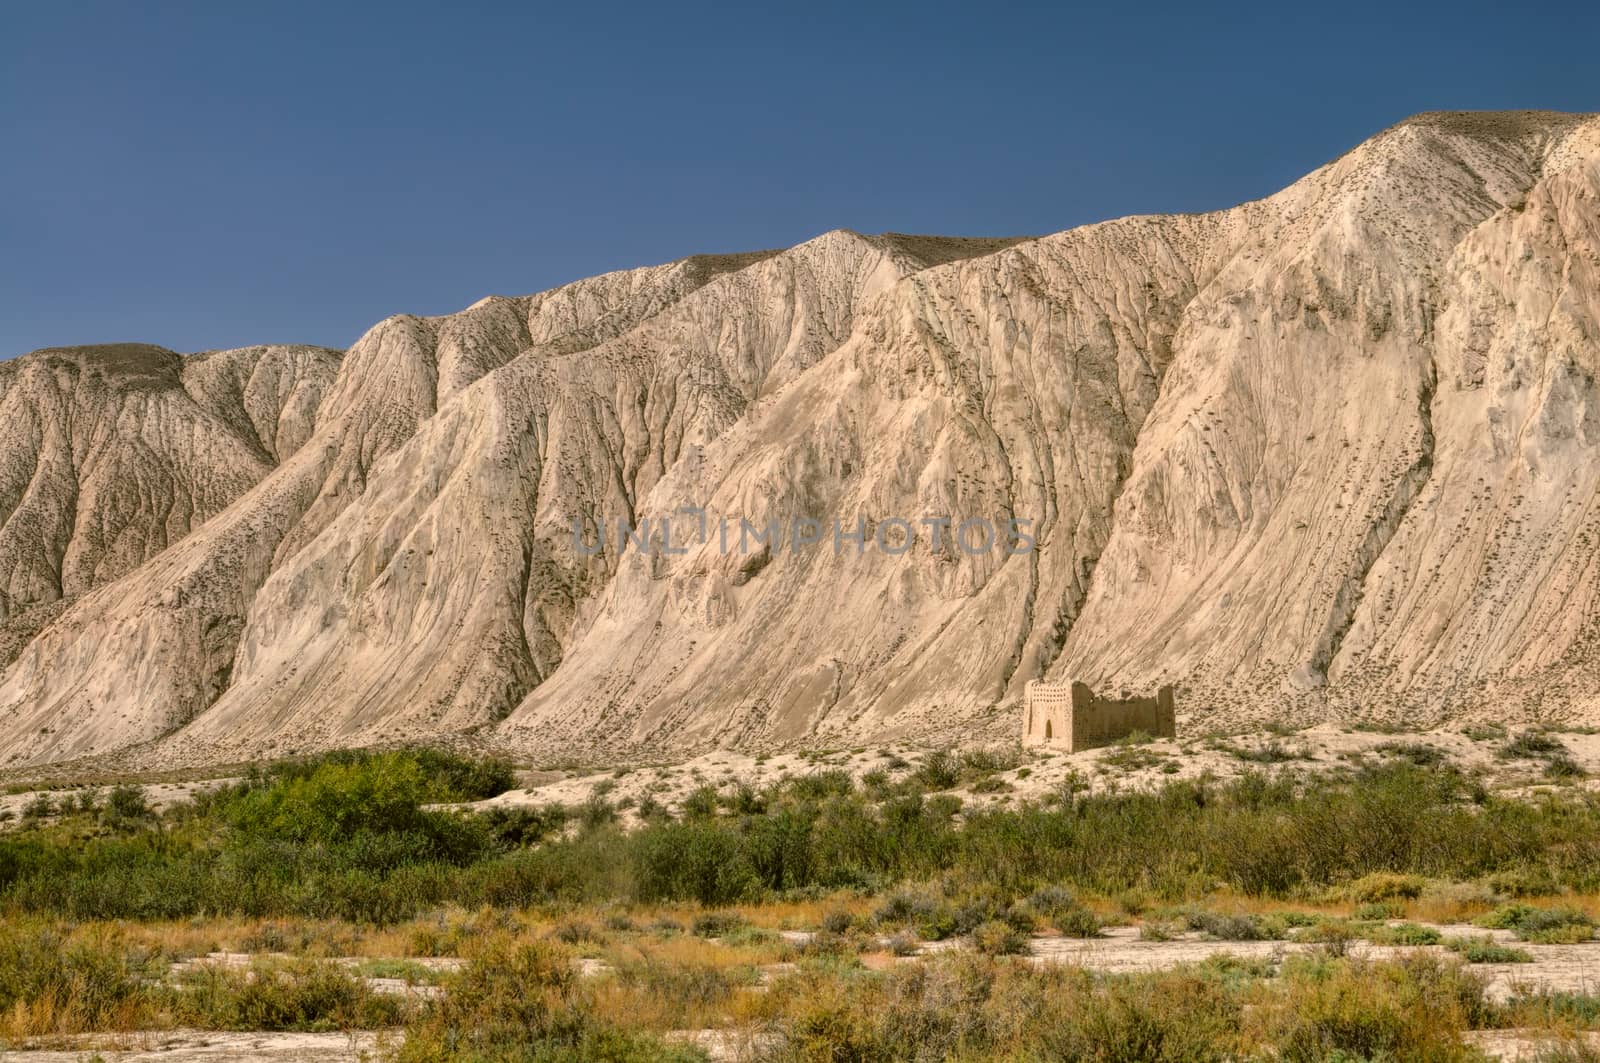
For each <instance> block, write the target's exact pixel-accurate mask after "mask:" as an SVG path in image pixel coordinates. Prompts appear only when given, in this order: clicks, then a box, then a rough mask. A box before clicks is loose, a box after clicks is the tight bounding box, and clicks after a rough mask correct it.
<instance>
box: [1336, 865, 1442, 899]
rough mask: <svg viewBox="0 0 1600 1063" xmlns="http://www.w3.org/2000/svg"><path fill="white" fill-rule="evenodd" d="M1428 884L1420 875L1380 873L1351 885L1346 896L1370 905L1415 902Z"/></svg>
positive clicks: (1365, 877) (1360, 879) (1364, 877)
mask: <svg viewBox="0 0 1600 1063" xmlns="http://www.w3.org/2000/svg"><path fill="white" fill-rule="evenodd" d="M1427 884H1428V883H1427V882H1426V880H1424V879H1423V878H1422V877H1421V876H1420V875H1396V874H1391V873H1389V872H1386V871H1380V872H1375V873H1373V874H1371V875H1365V876H1363V877H1362V878H1359V879H1357V880H1356V881H1354V882H1352V883H1350V885H1349V887H1348V888H1347V889H1346V890H1345V895H1346V896H1348V897H1349V898H1350V899H1351V900H1352V901H1359V902H1363V903H1369V904H1370V903H1373V902H1376V901H1392V900H1402V899H1403V900H1408V901H1413V900H1416V899H1417V898H1418V897H1420V896H1422V890H1423V887H1425V886H1427Z"/></svg>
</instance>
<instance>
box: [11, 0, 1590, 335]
mask: <svg viewBox="0 0 1600 1063" xmlns="http://www.w3.org/2000/svg"><path fill="white" fill-rule="evenodd" d="M1203 6H1204V5H1198V4H1174V5H1164V4H1161V3H1152V2H1146V3H1110V4H1104V3H1101V4H1092V5H1083V6H1075V5H1069V4H1039V5H1036V6H1020V5H1019V6H1007V5H1001V4H978V3H960V4H942V3H935V2H923V0H918V2H914V3H913V2H896V3H884V4H879V5H871V6H868V5H865V4H843V5H839V6H831V5H828V4H825V3H805V4H788V5H781V6H779V5H767V4H762V3H759V2H742V3H730V4H728V5H725V6H717V5H695V4H687V3H664V2H651V3H639V4H632V3H617V2H612V3H588V2H582V0H572V2H568V3H562V4H559V5H547V6H544V5H535V4H504V5H490V4H471V3H461V4H451V5H445V4H428V5H423V4H413V3H407V2H404V0H390V2H385V3H372V4H356V3H336V2H322V3H306V4H302V3H294V2H279V0H274V2H272V3H255V4H245V3H212V2H207V3H192V4H191V3H176V2H153V0H146V2H140V3H133V2H126V0H119V2H106V3H75V2H72V0H31V2H26V0H5V2H4V3H3V4H0V355H3V356H9V355H14V354H18V353H21V352H23V351H27V350H30V349H32V348H35V347H39V346H44V345H48V344H76V343H95V342H106V341H118V340H140V341H145V342H151V343H159V344H163V345H166V346H169V347H173V348H175V349H178V350H185V351H190V350H199V349H204V348H210V347H226V346H239V345H243V344H247V343H256V342H308V343H322V344H327V345H330V346H336V347H343V346H347V345H348V344H350V343H351V342H352V341H353V340H354V339H355V338H356V337H357V336H358V335H360V333H361V332H362V331H363V330H364V329H366V328H367V327H368V326H369V325H371V324H372V323H374V322H376V321H377V320H379V319H380V318H382V317H385V316H387V315H389V314H392V313H398V312H401V311H409V312H415V313H430V314H431V313H443V312H447V311H451V310H455V309H458V308H460V307H462V306H464V305H466V304H468V303H471V302H473V301H474V300H476V299H478V298H479V297H481V296H483V295H485V294H489V293H501V294H520V293H524V292H531V291H537V290H539V289H541V288H545V287H549V286H551V285H554V284H558V283H561V282H563V281H567V280H571V279H573V278H576V277H581V276H585V275H588V274H592V273H597V272H601V271H603V270H608V269H616V268H620V267H627V266H634V265H643V264H646V263H652V262H659V261H664V260H667V259H671V258H677V257H679V256H682V255H685V254H690V253H693V252H700V251H733V250H747V249H754V248H762V247H774V246H782V245H788V244H793V243H796V242H798V241H801V240H804V239H806V238H808V237H810V236H813V235H815V234H817V233H819V232H823V231H825V230H828V229H832V228H838V227H849V228H853V229H858V230H862V231H866V232H879V231H883V230H899V231H903V232H936V233H952V234H1018V233H1044V232H1052V231H1055V230H1058V229H1064V228H1068V227H1070V226H1073V225H1078V224H1082V223H1084V222H1090V221H1095V220H1099V219H1103V218H1107V217H1114V216H1117V215H1121V214H1128V213H1143V212H1152V211H1179V210H1204V209H1211V208H1216V207H1224V206H1229V205H1231V204H1234V203H1237V202H1239V201H1241V200H1245V199H1250V198H1253V197H1256V196H1259V195H1263V194H1266V193H1268V192H1271V191H1273V190H1275V189H1277V188H1279V187H1280V186H1282V185H1284V184H1286V183H1287V182H1289V181H1291V180H1293V179H1294V178H1295V177H1297V176H1299V175H1300V174H1302V173H1304V172H1306V171H1307V170H1310V169H1311V168H1313V167H1315V166H1317V165H1319V164H1321V163H1322V162H1325V161H1327V160H1328V159H1330V158H1332V157H1334V156H1336V155H1338V154H1339V153H1341V152H1342V151H1344V150H1345V149H1346V148H1348V147H1350V146H1351V145H1352V144H1354V143H1356V142H1357V141H1359V140H1361V139H1363V138H1364V137H1366V136H1368V135H1369V134H1371V133H1373V132H1376V131H1377V130H1379V129H1381V128H1383V127H1384V126H1386V125H1389V124H1391V123H1393V122H1395V121H1396V120H1398V119H1400V118H1402V117H1404V116H1406V115H1408V114H1411V113H1413V112H1416V111H1421V110H1430V109H1437V108H1505V107H1542V108H1552V109H1557V110H1576V111H1583V110H1600V59H1597V53H1596V42H1597V41H1600V4H1596V3H1593V2H1589V3H1575V2H1574V3H1565V4H1544V5H1541V4H1538V3H1534V4H1521V5H1511V4H1503V5H1498V4H1497V5H1476V4H1471V3H1428V4H1409V3H1405V2H1392V0H1391V2H1386V3H1383V4H1375V5H1370V6H1367V5H1359V4H1358V5H1350V4H1319V5H1315V11H1312V10H1310V9H1306V10H1291V9H1290V8H1302V7H1305V5H1284V4H1270V5H1269V4H1262V5H1257V6H1253V7H1252V6H1245V5H1233V6H1230V7H1227V8H1224V9H1219V10H1218V11H1217V12H1205V11H1203V10H1201V8H1202V7H1203Z"/></svg>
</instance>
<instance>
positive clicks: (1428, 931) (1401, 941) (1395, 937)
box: [1367, 923, 1441, 945]
mask: <svg viewBox="0 0 1600 1063" xmlns="http://www.w3.org/2000/svg"><path fill="white" fill-rule="evenodd" d="M1440 936H1441V935H1440V934H1439V931H1437V930H1435V929H1434V928H1433V927H1431V926H1419V925H1418V924H1416V923H1399V924H1396V925H1395V926H1383V925H1379V926H1375V927H1373V928H1372V929H1371V930H1370V931H1369V932H1368V934H1367V940H1369V941H1371V942H1372V943H1373V944H1374V945H1437V944H1438V943H1439V939H1440Z"/></svg>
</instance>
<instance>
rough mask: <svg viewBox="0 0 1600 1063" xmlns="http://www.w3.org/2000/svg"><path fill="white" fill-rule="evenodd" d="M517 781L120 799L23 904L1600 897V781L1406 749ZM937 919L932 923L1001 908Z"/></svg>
mask: <svg viewBox="0 0 1600 1063" xmlns="http://www.w3.org/2000/svg"><path fill="white" fill-rule="evenodd" d="M924 767H926V765H925V766H924ZM930 774H931V775H932V776H933V777H932V778H930V779H929V782H930V783H931V784H933V785H941V784H943V783H944V782H945V781H946V777H945V775H944V774H943V770H942V769H940V770H937V771H933V772H931V773H930ZM510 782H511V777H510V772H509V770H507V769H505V768H504V767H503V766H494V765H490V766H482V765H478V764H474V763H473V762H470V761H464V760H462V759H460V758H452V757H449V756H447V755H444V754H439V753H432V752H417V751H409V752H395V753H381V754H376V753H368V754H350V753H346V754H337V755H333V756H329V757H324V758H321V759H319V760H315V761H308V762H297V763H293V764H288V765H281V766H277V767H273V768H270V769H267V770H265V771H262V772H259V773H257V774H256V775H254V776H253V777H251V778H250V779H247V780H245V781H244V782H241V783H239V784H237V785H235V786H231V787H228V788H226V789H224V790H221V791H218V792H216V793H212V794H209V795H206V796H203V797H201V798H199V799H197V800H196V801H195V802H194V803H193V804H190V805H184V806H180V807H178V808H176V809H173V810H170V811H168V812H167V813H165V814H164V815H162V816H159V817H158V816H155V815H153V814H150V813H149V812H148V810H142V809H137V808H135V807H134V806H133V804H132V802H129V801H126V800H121V801H112V802H110V803H108V804H106V805H105V806H102V807H99V808H97V809H95V810H94V811H89V812H72V813H68V814H62V815H59V816H58V818H56V819H55V820H54V821H52V822H48V823H46V822H43V821H39V822H32V823H30V824H29V825H28V826H26V827H25V828H24V829H21V830H18V831H13V832H11V833H9V834H7V835H5V836H3V837H0V910H9V911H12V912H31V913H37V914H52V915H60V916H65V917H70V918H76V919H88V918H131V919H172V918H182V917H189V916H197V915H240V916H273V915H296V916H309V917H338V918H344V919H350V920H355V921H361V922H372V923H379V924H384V923H392V922H395V921H397V920H402V919H406V918H409V917H410V916H412V915H414V914H416V913H417V912H419V911H424V910H427V909H430V908H436V907H438V906H440V905H443V904H457V905H460V906H463V907H468V908H473V907H478V906H482V905H489V906H495V907H512V908H521V907H527V906H530V905H535V904H551V903H567V904H578V903H600V902H606V901H623V902H629V903H666V902H683V901H691V902H697V903H699V904H702V905H707V906H719V905H721V906H726V905H730V904H735V903H746V902H754V901H760V900H762V899H765V898H774V897H783V896H789V895H796V894H800V893H804V892H806V891H816V890H823V891H827V890H839V889H855V890H864V891H869V892H880V891H887V890H890V889H892V888H893V887H894V886H895V884H896V883H901V882H908V881H909V882H926V881H931V880H933V879H936V878H937V879H940V880H941V881H942V882H944V883H945V884H946V886H947V887H948V888H947V890H946V893H947V898H946V899H948V900H953V902H954V904H953V907H956V908H959V907H960V906H961V904H963V903H967V902H966V901H963V900H962V899H961V898H963V897H966V896H967V895H969V894H971V895H973V897H975V898H977V899H978V900H982V901H983V903H985V904H989V906H990V907H991V908H994V909H995V910H996V911H1002V910H1003V909H1005V907H1006V906H1008V905H1010V904H1011V903H1012V902H1015V901H1019V900H1022V899H1024V898H1026V897H1028V896H1029V895H1030V894H1032V893H1034V891H1036V890H1038V889H1040V888H1041V887H1045V886H1063V887H1066V888H1068V889H1073V890H1077V891H1081V892H1093V893H1098V894H1101V895H1105V896H1117V895H1118V894H1121V893H1124V892H1126V891H1130V890H1136V891H1144V892H1145V893H1147V894H1149V895H1150V896H1153V897H1156V898H1160V899H1162V900H1165V901H1167V902H1181V901H1182V900H1184V899H1187V898H1190V897H1196V896H1203V895H1206V894H1208V893H1210V892H1212V891H1213V890H1214V889H1216V888H1217V886H1218V885H1222V886H1225V887H1226V888H1228V889H1230V890H1232V891H1233V892H1236V893H1239V894H1243V895H1246V896H1261V897H1296V896H1313V895H1317V894H1319V893H1322V892H1326V891H1328V890H1340V891H1342V892H1343V893H1344V894H1345V895H1347V896H1349V897H1350V898H1351V899H1352V900H1355V901H1359V902H1369V903H1382V902H1387V901H1390V900H1391V899H1394V898H1415V897H1416V896H1417V895H1418V893H1419V892H1420V890H1421V888H1422V884H1423V881H1424V878H1425V877H1427V878H1442V879H1453V880H1457V881H1467V880H1474V879H1480V878H1485V877H1488V876H1494V875H1501V876H1504V875H1513V876H1515V875H1527V876H1535V877H1537V878H1538V879H1539V880H1540V881H1541V882H1543V883H1547V884H1548V886H1549V888H1552V889H1554V888H1568V889H1574V890H1579V891H1593V890H1594V889H1596V887H1597V886H1600V800H1597V799H1596V798H1595V797H1594V796H1592V795H1586V794H1582V793H1572V794H1570V795H1562V796H1547V797H1544V798H1541V799H1539V800H1537V801H1523V800H1514V799H1507V798H1499V797H1495V796H1493V795H1487V794H1484V793H1483V792H1482V791H1481V790H1479V789H1476V788H1475V787H1474V786H1473V785H1472V784H1471V782H1470V780H1468V779H1466V778H1465V777H1464V776H1461V775H1459V774H1458V773H1455V772H1452V771H1439V770H1429V769H1421V768H1417V767H1415V766H1414V765H1411V764H1409V763H1408V762H1406V761H1404V760H1397V761H1391V762H1387V763H1385V764H1383V765H1381V766H1378V767H1373V768H1369V769H1366V770H1362V771H1359V772H1356V773H1354V774H1351V775H1348V776H1344V777H1328V776H1302V775H1298V774H1295V773H1292V772H1289V771H1281V772H1279V773H1278V774H1276V775H1272V776H1268V775H1264V774H1247V775H1245V776H1242V777H1241V778H1239V779H1237V780H1234V781H1231V782H1226V783H1220V782H1210V781H1203V780H1202V781H1174V782H1171V783H1168V784H1167V785H1166V786H1164V787H1163V788H1161V789H1159V790H1156V791H1153V792H1143V793H1112V794H1100V795H1088V794H1083V793H1071V792H1065V793H1062V794H1061V795H1060V796H1059V799H1057V800H1055V801H1052V802H1049V803H1042V804H1026V805H1022V806H1020V807H1014V808H1002V809H984V810H963V808H962V805H961V802H960V801H959V799H957V798H955V797H954V796H951V795H947V794H942V793H935V794H925V793H921V792H918V791H915V790H912V791H910V792H897V793H895V794H893V795H891V796H888V797H884V798H881V799H875V798H873V797H872V796H871V795H870V794H867V793H865V792H863V791H861V790H858V789H857V788H856V787H855V786H854V784H853V783H852V781H851V780H850V777H849V776H848V775H847V774H845V773H844V772H838V771H829V772H821V773H817V774H812V775H807V776H803V777H800V778H795V779H792V780H788V781H786V782H783V783H780V784H776V785H774V786H772V787H770V788H768V789H765V790H762V791H759V792H751V791H748V790H747V789H746V790H744V791H736V792H735V793H734V794H733V795H732V796H731V797H729V798H728V799H727V800H720V799H719V800H716V801H704V800H702V801H699V802H696V803H694V804H692V806H691V807H690V808H687V809H686V810H685V811H684V814H683V815H682V816H681V817H677V818H674V817H672V816H670V815H668V814H667V813H666V811H665V810H664V809H662V810H660V811H659V812H658V813H657V814H655V815H653V816H652V817H651V818H650V819H649V820H648V821H647V822H646V823H644V824H643V825H641V826H637V827H636V828H635V829H632V830H625V829H624V828H623V827H622V825H621V824H620V823H619V822H618V819H617V816H616V813H615V811H614V810H612V809H611V808H610V806H609V805H606V804H605V802H604V800H603V798H602V799H600V800H599V802H598V805H599V806H603V807H601V808H600V809H599V811H597V810H596V809H588V810H587V811H582V812H579V813H572V812H569V811H568V810H563V809H554V808H542V809H523V810H518V811H515V812H513V811H508V810H496V811H495V812H493V813H491V814H488V815H478V814H469V813H464V812H459V811H454V810H449V809H437V808H434V807H432V805H433V803H435V802H447V801H453V800H462V799H467V798H477V797H482V796H485V795H487V794H490V793H493V792H494V791H495V790H497V789H499V788H501V787H503V786H508V785H509V784H510ZM595 803H596V802H593V801H592V802H591V804H595ZM730 806H731V807H730ZM736 809H737V810H736ZM1341 884H1343V885H1341ZM980 895H981V896H980ZM988 914H992V913H988ZM1042 914H1043V915H1044V917H1045V918H1046V919H1050V918H1053V917H1052V916H1051V915H1050V913H1042ZM1396 914H1398V913H1396ZM985 917H986V918H987V914H986V916H985ZM920 918H921V919H922V921H923V922H924V923H925V924H928V925H927V927H926V929H929V930H932V931H933V933H932V934H931V935H930V936H939V931H941V930H946V931H947V932H949V933H970V932H971V930H972V928H973V927H974V926H976V925H977V923H978V922H982V921H984V920H983V919H959V918H955V915H954V913H953V912H952V913H944V914H942V915H941V914H940V913H938V912H933V911H929V912H925V913H923V914H922V915H921V917H920ZM952 920H953V923H952V925H951V926H950V927H948V928H945V927H944V926H942V924H943V923H945V922H951V921H952ZM1073 922H1074V925H1076V926H1078V927H1082V926H1083V919H1082V917H1081V916H1075V917H1073ZM954 924H962V925H960V926H959V927H958V926H956V925H954ZM1566 925H1569V926H1570V925H1576V924H1572V923H1570V922H1569V923H1568V924H1566ZM1559 929H1560V928H1557V927H1538V928H1534V930H1535V931H1538V932H1554V931H1557V930H1559ZM1565 932H1567V933H1571V931H1565Z"/></svg>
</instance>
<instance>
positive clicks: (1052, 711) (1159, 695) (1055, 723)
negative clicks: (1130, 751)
mask: <svg viewBox="0 0 1600 1063" xmlns="http://www.w3.org/2000/svg"><path fill="white" fill-rule="evenodd" d="M1135 731H1143V732H1144V733H1145V734H1147V735H1150V736H1151V737H1153V738H1176V737H1177V733H1178V721H1177V712H1176V710H1175V708H1174V703H1173V700H1172V688H1171V687H1170V686H1164V687H1162V688H1161V689H1160V690H1159V691H1157V692H1156V696H1155V697H1153V698H1130V697H1121V698H1101V697H1096V696H1095V693H1094V691H1092V690H1090V689H1089V687H1088V685H1087V684H1084V683H1073V684H1072V685H1071V686H1055V685H1052V684H1048V683H1040V682H1038V681H1037V680H1035V681H1032V682H1030V683H1028V685H1027V687H1026V688H1024V693H1023V700H1022V744H1023V745H1025V746H1040V745H1043V746H1054V747H1056V748H1058V749H1065V750H1068V751H1069V752H1076V751H1077V750H1080V749H1090V748H1093V747H1094V746H1103V745H1109V744H1110V743H1112V742H1115V741H1117V740H1118V739H1119V738H1126V737H1127V736H1128V735H1130V734H1133V733H1134V732H1135Z"/></svg>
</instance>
